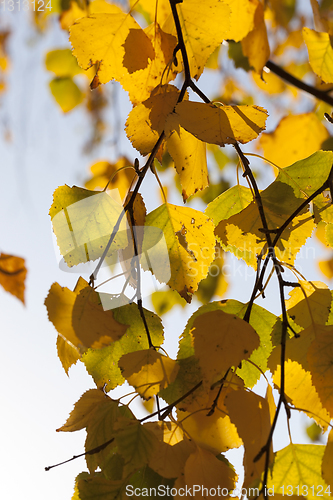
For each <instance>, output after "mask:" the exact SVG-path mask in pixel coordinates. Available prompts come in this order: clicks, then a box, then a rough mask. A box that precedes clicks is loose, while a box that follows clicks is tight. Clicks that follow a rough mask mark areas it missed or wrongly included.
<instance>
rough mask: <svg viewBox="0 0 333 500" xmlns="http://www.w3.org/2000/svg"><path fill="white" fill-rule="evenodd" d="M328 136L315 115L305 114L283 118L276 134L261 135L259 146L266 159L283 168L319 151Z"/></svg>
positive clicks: (275, 131)
mask: <svg viewBox="0 0 333 500" xmlns="http://www.w3.org/2000/svg"><path fill="white" fill-rule="evenodd" d="M328 136H329V134H328V132H327V130H326V127H325V126H324V125H323V124H322V123H321V121H320V120H319V119H318V117H317V115H316V114H315V113H303V114H301V115H289V116H285V117H284V118H282V120H281V121H280V122H279V124H278V126H277V127H276V129H275V130H274V132H270V133H264V134H262V135H261V137H260V139H259V144H260V147H261V148H262V149H263V151H264V155H265V157H266V158H267V159H268V160H270V161H272V162H273V163H275V164H276V165H277V166H278V167H282V168H283V167H287V166H288V165H291V164H292V163H294V162H296V161H298V160H301V159H302V158H306V157H308V156H310V155H311V154H312V153H315V152H316V151H318V149H320V148H321V145H322V143H323V142H324V141H325V140H326V139H327V138H328ZM275 170H276V169H275Z"/></svg>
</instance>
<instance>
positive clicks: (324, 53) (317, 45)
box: [303, 28, 333, 83]
mask: <svg viewBox="0 0 333 500" xmlns="http://www.w3.org/2000/svg"><path fill="white" fill-rule="evenodd" d="M303 38H304V41H305V43H306V46H307V48H308V52H309V61H310V65H311V68H312V69H313V71H314V72H315V73H316V74H317V75H318V76H319V78H321V79H322V80H323V81H324V82H326V83H333V48H332V44H331V39H330V35H329V34H328V33H320V32H318V31H315V30H311V29H310V28H303Z"/></svg>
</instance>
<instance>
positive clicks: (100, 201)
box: [50, 186, 128, 267]
mask: <svg viewBox="0 0 333 500" xmlns="http://www.w3.org/2000/svg"><path fill="white" fill-rule="evenodd" d="M112 194H113V192H112ZM115 196H116V199H115V198H114V197H112V196H110V195H109V194H108V193H106V192H103V191H102V192H96V191H88V190H87V189H83V188H78V187H76V186H73V187H72V188H70V187H69V186H61V187H59V188H58V189H56V191H55V192H54V195H53V204H52V206H51V208H50V216H51V219H52V226H53V231H54V233H55V235H56V237H57V243H58V246H59V250H60V253H61V254H62V255H63V257H64V259H65V262H66V264H67V265H68V266H69V267H72V266H74V265H77V264H79V263H84V262H88V261H89V260H96V259H98V258H99V257H101V256H102V254H103V252H104V249H105V247H106V245H107V244H108V242H109V239H110V236H111V234H112V233H113V232H114V231H115V227H116V224H117V222H118V220H119V218H120V217H122V218H121V220H120V224H119V226H118V228H119V229H118V231H117V233H116V235H115V237H114V240H113V243H112V245H111V248H110V251H109V253H108V256H110V255H112V253H113V252H114V251H115V250H118V249H120V248H125V247H126V246H127V229H128V226H127V225H126V219H125V217H123V215H124V211H123V207H122V205H121V200H120V199H119V194H118V193H117V192H116V193H115Z"/></svg>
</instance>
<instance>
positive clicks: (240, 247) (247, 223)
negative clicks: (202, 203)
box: [215, 183, 315, 268]
mask: <svg viewBox="0 0 333 500" xmlns="http://www.w3.org/2000/svg"><path fill="white" fill-rule="evenodd" d="M281 184H282V183H281ZM273 187H275V189H276V193H278V188H279V186H278V185H275V186H273ZM267 189H268V188H267ZM282 192H285V193H289V198H288V196H287V197H286V198H285V202H286V203H289V208H291V207H292V205H291V203H290V201H291V200H292V192H291V189H290V188H286V187H284V188H283V190H282ZM263 193H264V192H263ZM263 193H262V194H263ZM264 196H265V195H264ZM295 200H296V199H295ZM295 200H294V201H295ZM262 201H263V207H264V212H265V216H266V220H267V224H268V227H269V228H270V229H278V228H279V227H281V226H282V224H283V223H284V222H285V221H286V219H287V216H286V215H287V214H286V213H284V212H285V210H286V209H285V208H284V207H283V206H282V205H279V203H278V198H277V199H276V200H271V203H270V200H269V199H268V197H263V198H262ZM296 201H297V200H296ZM298 204H299V202H298ZM314 227H315V225H314V222H313V219H312V216H311V214H310V213H305V214H302V215H299V216H297V217H295V218H294V219H293V222H292V223H291V224H290V226H288V228H286V229H285V230H284V231H283V233H282V236H281V237H280V239H279V241H278V243H277V245H276V247H275V251H276V256H277V258H278V259H279V260H280V261H282V262H287V263H290V264H293V263H294V262H295V258H296V255H297V253H298V252H299V250H300V248H301V247H302V246H303V245H304V243H305V242H306V240H307V238H309V237H310V236H311V234H312V231H313V229H314ZM260 228H262V221H261V218H260V215H259V212H258V207H257V205H256V203H255V202H252V203H251V204H250V205H248V206H247V207H246V208H245V209H244V210H242V212H240V213H239V214H236V215H233V216H232V217H230V218H229V219H228V220H222V221H221V222H220V223H219V224H218V226H217V227H216V230H215V234H216V235H217V237H218V238H219V241H220V243H221V245H222V247H223V249H224V250H225V251H231V252H233V253H234V254H235V255H236V257H237V258H238V259H243V260H244V261H245V262H246V263H247V264H248V265H250V266H252V267H254V268H256V266H257V255H259V254H260V253H261V251H262V249H263V248H265V252H266V251H267V242H266V238H265V237H264V233H263V232H261V231H260ZM265 252H264V253H265Z"/></svg>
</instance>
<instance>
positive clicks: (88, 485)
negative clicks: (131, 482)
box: [72, 472, 123, 500]
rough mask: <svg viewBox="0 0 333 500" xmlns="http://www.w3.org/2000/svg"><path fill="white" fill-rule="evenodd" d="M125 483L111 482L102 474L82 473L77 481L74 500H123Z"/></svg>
mask: <svg viewBox="0 0 333 500" xmlns="http://www.w3.org/2000/svg"><path fill="white" fill-rule="evenodd" d="M122 485H123V481H109V480H108V479H106V478H105V477H104V476H103V474H102V473H101V472H97V473H95V474H88V473H87V472H81V474H79V475H78V476H77V478H76V480H75V493H74V496H73V497H72V500H116V499H117V498H119V499H120V498H121V494H120V493H121V488H122Z"/></svg>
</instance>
